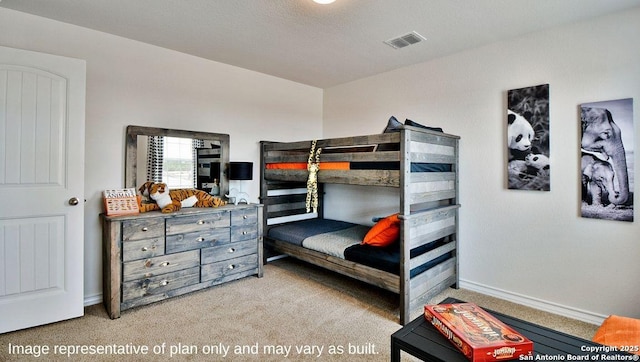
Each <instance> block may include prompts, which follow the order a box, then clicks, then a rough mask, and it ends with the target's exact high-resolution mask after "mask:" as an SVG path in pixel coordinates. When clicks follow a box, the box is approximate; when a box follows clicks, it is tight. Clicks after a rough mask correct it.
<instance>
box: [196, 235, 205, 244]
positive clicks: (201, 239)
mask: <svg viewBox="0 0 640 362" xmlns="http://www.w3.org/2000/svg"><path fill="white" fill-rule="evenodd" d="M203 241H204V238H203V237H202V236H201V237H199V238H197V239H196V242H198V243H201V242H203Z"/></svg>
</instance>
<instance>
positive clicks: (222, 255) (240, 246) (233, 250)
mask: <svg viewBox="0 0 640 362" xmlns="http://www.w3.org/2000/svg"><path fill="white" fill-rule="evenodd" d="M257 252H258V245H257V243H256V240H248V241H241V242H238V243H231V244H227V245H221V246H214V247H212V248H206V249H202V264H211V263H215V262H218V261H223V260H228V259H232V258H237V257H240V256H245V255H250V254H256V253H257Z"/></svg>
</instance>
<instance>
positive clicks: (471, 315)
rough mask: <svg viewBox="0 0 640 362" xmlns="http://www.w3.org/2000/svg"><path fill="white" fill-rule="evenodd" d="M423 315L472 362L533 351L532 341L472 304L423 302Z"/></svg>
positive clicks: (486, 361)
mask: <svg viewBox="0 0 640 362" xmlns="http://www.w3.org/2000/svg"><path fill="white" fill-rule="evenodd" d="M424 316H425V318H427V320H428V321H429V322H431V324H433V326H434V327H436V329H437V330H438V331H440V333H442V334H443V335H444V336H445V337H446V338H447V339H449V341H451V343H453V345H454V346H456V347H457V348H458V349H459V350H460V351H461V352H462V353H463V354H464V355H465V356H466V357H467V358H468V359H469V360H471V361H473V362H492V361H501V360H508V359H518V358H519V357H520V356H527V355H530V354H532V353H533V342H531V341H530V340H529V339H527V338H526V337H525V336H523V335H521V334H520V333H518V332H516V331H515V330H513V329H512V328H511V327H509V326H507V325H505V324H504V323H502V322H500V321H499V320H498V319H496V318H495V317H494V316H492V315H491V314H489V313H487V312H486V311H485V310H484V309H482V308H480V307H478V306H477V305H475V304H473V303H453V304H436V305H425V306H424Z"/></svg>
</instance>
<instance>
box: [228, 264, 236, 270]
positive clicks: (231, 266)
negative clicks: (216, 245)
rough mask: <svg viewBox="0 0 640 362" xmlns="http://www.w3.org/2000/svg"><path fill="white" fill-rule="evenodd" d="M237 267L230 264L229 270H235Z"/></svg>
mask: <svg viewBox="0 0 640 362" xmlns="http://www.w3.org/2000/svg"><path fill="white" fill-rule="evenodd" d="M235 267H236V266H235V265H233V264H229V266H228V267H227V268H229V270H231V269H233V268H235Z"/></svg>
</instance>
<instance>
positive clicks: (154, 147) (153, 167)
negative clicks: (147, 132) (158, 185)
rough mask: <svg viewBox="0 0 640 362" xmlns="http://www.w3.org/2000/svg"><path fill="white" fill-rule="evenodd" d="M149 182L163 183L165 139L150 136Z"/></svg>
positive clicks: (148, 143) (148, 153) (148, 141)
mask: <svg viewBox="0 0 640 362" xmlns="http://www.w3.org/2000/svg"><path fill="white" fill-rule="evenodd" d="M147 147H148V150H147V180H149V181H153V182H162V169H163V162H162V160H163V159H164V137H163V136H149V138H148V140H147Z"/></svg>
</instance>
